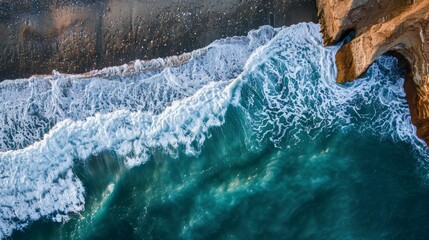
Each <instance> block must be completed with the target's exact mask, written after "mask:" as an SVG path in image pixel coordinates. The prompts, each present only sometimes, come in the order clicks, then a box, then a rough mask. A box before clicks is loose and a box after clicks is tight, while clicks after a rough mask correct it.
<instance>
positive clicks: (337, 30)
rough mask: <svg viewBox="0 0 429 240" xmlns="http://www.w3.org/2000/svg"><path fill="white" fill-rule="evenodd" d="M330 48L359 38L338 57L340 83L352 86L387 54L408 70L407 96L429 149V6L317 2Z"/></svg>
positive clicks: (420, 0) (426, 2) (422, 2)
mask: <svg viewBox="0 0 429 240" xmlns="http://www.w3.org/2000/svg"><path fill="white" fill-rule="evenodd" d="M317 5H318V14H319V17H320V23H321V28H322V33H323V39H324V42H325V44H326V45H331V44H335V43H337V42H339V41H341V40H342V39H343V38H344V37H345V36H346V35H348V34H350V33H351V32H353V33H354V35H355V36H354V38H353V39H352V40H351V41H350V42H348V43H346V44H344V45H343V46H342V47H341V48H340V50H339V51H338V53H337V56H336V64H337V68H338V77H337V81H338V82H340V83H342V82H347V81H353V80H354V79H356V78H357V77H359V76H360V75H362V74H363V73H364V72H365V71H366V70H367V69H368V67H369V66H370V65H371V64H372V63H373V62H374V61H375V60H376V59H377V58H379V57H380V56H381V55H382V54H385V53H392V54H394V55H397V56H399V57H400V59H401V60H402V61H403V62H404V63H405V64H406V65H407V66H408V69H409V73H408V74H406V78H407V79H406V81H405V91H406V93H407V100H408V103H409V106H410V112H411V119H412V121H413V124H414V125H415V126H416V127H417V135H418V136H419V137H420V138H422V139H423V140H424V141H426V143H427V144H428V145H429V0H378V1H371V0H346V1H344V0H318V2H317Z"/></svg>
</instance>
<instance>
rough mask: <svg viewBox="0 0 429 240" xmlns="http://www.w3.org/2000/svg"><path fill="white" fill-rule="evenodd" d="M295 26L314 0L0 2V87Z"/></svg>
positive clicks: (310, 15)
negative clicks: (263, 29) (8, 81)
mask: <svg viewBox="0 0 429 240" xmlns="http://www.w3.org/2000/svg"><path fill="white" fill-rule="evenodd" d="M302 21H317V11H316V3H315V0H250V1H242V0H186V1H183V0H168V1H157V0H124V1H119V0H74V1H65V0H36V1H35V0H22V1H15V0H0V32H1V34H0V49H1V50H2V51H1V52H0V81H1V80H3V79H14V78H19V77H28V76H31V75H33V74H46V73H51V72H52V71H53V70H57V71H59V72H62V73H83V72H87V71H90V70H93V69H99V68H103V67H107V66H116V65H121V64H124V63H127V62H129V61H131V60H134V59H151V58H154V57H165V56H169V55H178V54H181V53H183V52H189V51H191V50H194V49H197V48H200V47H203V46H206V45H208V44H209V43H210V42H212V41H214V40H215V39H219V38H222V37H227V36H235V35H243V34H246V33H247V32H248V31H249V30H251V29H255V28H258V27H259V26H261V25H266V24H270V25H275V26H281V25H290V24H293V23H298V22H302Z"/></svg>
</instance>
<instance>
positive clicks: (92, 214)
mask: <svg viewBox="0 0 429 240" xmlns="http://www.w3.org/2000/svg"><path fill="white" fill-rule="evenodd" d="M318 30H319V28H318V27H317V26H315V25H311V24H308V25H305V24H303V25H299V26H295V27H292V28H289V29H286V30H285V31H283V32H280V33H279V34H278V35H277V36H276V37H275V38H273V40H271V41H270V43H269V44H267V45H266V46H265V47H264V48H262V49H260V50H259V53H258V54H256V55H255V56H254V57H253V59H252V60H250V61H249V62H248V64H247V68H246V69H245V70H244V71H243V73H242V74H241V75H240V76H239V77H238V78H237V79H235V80H231V83H229V82H227V84H226V85H227V87H223V85H215V84H213V85H209V84H208V85H207V86H208V87H207V88H206V89H205V90H204V91H206V90H207V91H208V90H210V91H209V92H210V93H213V92H214V93H218V92H219V91H220V92H222V93H223V94H226V95H228V94H227V93H231V96H232V97H231V99H228V101H229V103H228V104H227V105H226V111H225V113H224V114H223V113H222V111H215V110H216V109H218V108H219V109H222V106H224V105H222V103H223V102H222V101H220V100H218V99H217V98H214V97H213V98H210V97H212V96H217V95H216V94H212V95H210V94H202V95H201V96H209V98H203V97H199V98H196V99H197V102H192V101H189V102H191V103H192V105H197V106H200V105H198V104H200V103H201V102H204V101H206V102H207V104H208V105H201V107H200V108H199V109H200V110H201V111H200V112H198V111H197V112H192V111H188V112H186V113H187V114H188V115H187V116H186V117H185V119H187V118H190V119H192V120H189V121H186V122H185V123H186V124H183V125H180V126H181V129H184V130H185V136H188V135H191V133H192V131H191V130H190V129H194V128H196V127H197V126H200V125H198V124H199V122H198V121H196V120H195V119H194V118H191V117H192V116H191V115H192V114H195V116H196V118H197V119H198V118H204V117H205V116H206V115H204V114H202V113H204V111H209V112H210V111H213V112H214V113H216V114H215V115H216V119H217V120H218V121H216V124H212V125H209V124H207V126H209V127H208V128H207V129H208V130H207V131H201V134H200V135H198V136H197V137H195V138H194V139H193V140H192V141H191V142H186V141H184V142H180V141H179V143H178V144H177V146H175V148H172V147H171V146H170V145H168V144H159V145H150V147H148V149H150V154H149V155H148V156H149V157H148V159H145V161H143V162H144V164H140V165H138V166H133V167H130V166H128V165H127V164H126V163H127V157H129V156H130V155H132V154H133V153H134V150H132V151H131V153H127V154H128V155H127V154H125V155H126V156H124V155H120V154H118V151H117V150H115V149H107V150H104V151H103V152H101V153H96V154H94V153H93V154H91V155H90V157H89V159H86V160H85V161H82V160H81V159H75V160H74V163H75V164H74V166H73V172H74V174H76V176H77V177H78V179H80V181H81V182H82V184H83V186H84V189H85V210H83V211H81V212H79V213H70V214H69V216H70V220H69V221H63V222H61V223H53V222H52V219H51V218H50V217H49V216H48V217H43V218H42V219H40V220H37V221H34V222H32V223H31V224H30V226H29V227H27V228H24V229H23V230H22V231H18V230H15V231H14V234H13V235H12V238H13V239H43V240H45V239H427V238H429V205H428V204H427V202H428V200H429V183H428V181H427V180H428V178H427V176H428V173H429V172H428V171H429V169H427V162H426V159H427V156H428V155H427V150H426V148H425V146H424V145H423V143H422V142H421V141H419V140H418V139H417V138H416V137H415V134H414V128H413V127H412V125H411V123H410V117H409V112H408V108H407V105H406V101H405V95H404V92H403V87H402V84H403V81H404V80H403V78H402V75H403V73H404V71H403V69H401V68H400V67H399V66H398V64H397V61H396V60H395V59H394V58H393V57H388V56H383V57H382V58H381V59H380V60H378V61H377V62H376V63H375V64H374V66H372V67H371V69H369V71H368V73H367V74H366V75H365V76H363V78H362V79H360V80H358V81H356V82H354V83H350V84H346V85H337V84H335V82H334V75H335V74H334V70H333V69H334V68H333V59H334V55H335V51H336V49H335V48H332V49H325V48H323V47H322V43H321V38H320V36H319V35H316V34H318ZM219 86H221V87H219ZM219 89H221V90H219ZM204 93H205V92H204ZM219 94H220V93H219ZM195 95H196V96H199V95H197V94H195ZM220 95H221V94H220ZM221 96H223V95H221ZM207 99H209V100H207ZM213 99H214V100H213ZM221 99H222V98H221ZM191 100H192V99H191ZM200 100H201V101H200ZM189 102H179V103H178V104H176V105H180V106H184V107H185V108H186V107H188V106H187V105H186V104H189ZM173 105H174V104H173ZM205 106H209V107H207V108H204V107H205ZM186 109H187V108H186ZM179 110H180V109H179ZM170 113H171V114H174V113H175V112H174V111H171V112H170ZM180 113H182V112H180ZM125 116H128V115H125ZM130 116H131V117H133V116H134V115H130ZM181 116H182V115H181ZM118 119H119V120H121V119H120V118H118ZM119 120H118V121H119ZM133 120H134V119H133ZM102 121H107V120H102ZM210 121H211V120H210V119H208V120H207V119H205V120H204V123H206V122H210ZM177 122H178V123H181V122H180V121H177ZM126 123H128V122H126ZM217 123H219V124H217ZM118 125H120V122H119V123H118ZM204 126H206V125H204ZM84 127H86V125H84ZM59 129H60V130H62V129H61V128H59ZM118 129H119V128H115V130H116V131H117V132H116V133H118V134H117V135H119V133H122V132H121V131H119V130H118ZM130 129H132V128H131V127H130ZM150 129H151V128H150ZM163 129H164V128H163ZM165 129H168V130H166V131H170V132H171V131H172V130H171V129H172V128H171V126H167V127H165ZM198 129H199V128H198ZM202 129H204V128H202ZM60 130H58V131H60ZM55 134H56V132H54V134H52V136H53V137H52V139H54V137H55ZM129 134H131V133H129ZM171 134H172V135H166V136H167V138H174V137H176V135H174V134H175V132H173V133H171ZM117 135H112V136H117ZM178 135H180V134H178ZM155 136H156V137H159V135H155ZM163 136H164V135H162V136H161V137H159V139H157V141H158V140H159V141H163V138H162V137H163ZM112 138H114V137H112ZM89 139H90V140H92V139H93V138H89ZM104 140H110V139H100V142H102V141H104ZM85 141H86V140H85ZM84 143H85V142H84ZM84 143H82V144H84ZM173 143H176V142H173ZM133 144H134V145H133V146H136V143H133ZM171 145H174V144H171ZM91 146H92V145H91ZM145 146H146V145H145ZM74 147H75V148H78V147H79V145H74ZM189 149H193V150H195V151H194V152H192V151H189ZM94 152H95V150H94Z"/></svg>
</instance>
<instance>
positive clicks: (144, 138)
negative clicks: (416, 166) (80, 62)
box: [0, 24, 421, 238]
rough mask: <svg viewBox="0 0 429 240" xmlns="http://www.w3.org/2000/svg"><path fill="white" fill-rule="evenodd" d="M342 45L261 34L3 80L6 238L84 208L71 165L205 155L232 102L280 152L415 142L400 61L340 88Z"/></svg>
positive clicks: (275, 32) (386, 62)
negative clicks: (71, 71)
mask: <svg viewBox="0 0 429 240" xmlns="http://www.w3.org/2000/svg"><path fill="white" fill-rule="evenodd" d="M336 49H337V48H336V47H333V48H323V47H322V43H321V37H320V34H319V27H318V25H315V24H299V25H296V26H293V27H290V28H284V29H272V28H270V27H263V28H261V29H259V30H258V31H252V32H250V33H249V35H248V36H247V37H234V38H229V39H225V40H219V41H216V42H214V43H213V44H211V45H209V46H208V47H207V48H205V49H203V50H199V51H196V52H194V53H193V54H191V55H186V56H182V59H174V58H170V59H169V60H162V59H157V60H153V61H149V62H142V61H135V62H134V63H132V64H130V65H124V66H120V67H112V68H107V69H104V70H101V71H96V72H92V73H90V74H89V75H61V74H54V75H53V76H49V77H33V78H31V79H29V80H16V81H7V82H4V83H2V84H0V125H1V126H5V127H4V128H3V127H2V129H1V131H0V149H2V150H3V152H0V238H3V237H5V236H9V235H11V233H12V231H13V230H14V229H22V228H23V227H25V226H27V225H28V224H29V223H30V222H32V221H35V220H37V219H40V218H42V217H46V218H50V219H52V220H53V221H64V220H65V219H67V217H68V214H70V213H72V212H78V211H81V210H82V209H83V208H84V203H85V199H84V187H83V186H82V183H81V182H80V180H79V179H78V178H77V177H76V176H75V175H74V173H73V172H72V167H73V164H74V163H75V162H76V161H81V160H85V159H87V158H88V157H90V156H92V155H97V154H99V153H101V152H103V151H115V152H116V153H117V154H119V155H121V156H123V157H124V158H125V159H126V164H127V165H128V166H129V167H133V166H135V165H139V164H142V163H144V162H145V161H147V160H148V159H149V156H150V154H151V152H152V151H153V150H154V149H163V150H164V151H166V152H167V153H169V154H171V155H176V154H177V151H184V152H185V153H187V154H198V152H199V150H200V147H201V146H202V144H203V143H204V141H205V139H206V138H207V131H208V129H209V128H211V127H215V126H221V125H222V124H223V122H224V115H225V113H226V111H227V109H228V107H229V106H231V104H233V105H234V106H236V107H239V108H242V109H243V111H244V112H245V113H246V114H247V116H248V119H247V120H249V123H250V124H251V126H252V127H253V130H254V132H255V134H256V135H257V137H258V139H259V140H260V141H261V142H262V141H264V140H269V141H272V142H273V143H274V144H276V146H279V147H282V146H283V144H284V142H285V139H286V142H287V141H289V142H290V141H299V135H298V134H299V133H303V132H304V133H306V134H308V135H310V136H312V137H316V136H318V134H320V133H322V132H323V133H326V134H329V133H330V132H333V131H336V130H338V129H342V128H344V129H346V130H347V128H348V126H354V127H355V128H357V129H360V131H366V130H369V131H373V132H375V133H377V134H381V135H382V136H385V137H391V138H393V139H396V140H403V141H407V142H411V143H413V144H415V145H416V146H420V145H419V144H421V142H419V141H418V140H416V139H417V138H416V137H415V135H414V129H413V127H412V125H411V123H410V120H409V114H408V113H407V111H408V110H407V106H406V103H405V99H404V93H403V90H402V86H401V83H402V82H401V81H403V80H402V79H390V78H389V79H386V78H385V74H386V71H387V72H388V71H389V70H388V69H390V68H392V67H393V66H394V62H393V61H395V60H394V59H393V58H388V57H383V58H381V60H379V61H378V62H377V63H376V65H375V66H374V67H372V68H371V70H370V73H369V74H368V76H367V77H365V78H367V79H363V80H359V81H357V82H355V83H353V84H348V85H347V86H341V85H337V84H335V82H334V76H335V74H336V70H335V67H334V60H333V59H334V54H335V51H336ZM392 75H394V76H398V75H397V73H392ZM368 107H369V109H368ZM367 120H368V121H367ZM369 120H370V121H369ZM361 121H363V122H365V124H366V123H368V125H365V124H359V122H361ZM48 131H49V133H47V134H46V132H48Z"/></svg>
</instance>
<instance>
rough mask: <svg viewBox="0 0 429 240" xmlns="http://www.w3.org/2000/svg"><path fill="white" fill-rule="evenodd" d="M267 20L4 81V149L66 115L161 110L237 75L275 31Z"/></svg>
mask: <svg viewBox="0 0 429 240" xmlns="http://www.w3.org/2000/svg"><path fill="white" fill-rule="evenodd" d="M277 31H278V30H277V29H273V28H271V27H268V26H265V27H262V28H260V29H258V30H254V31H251V32H249V34H248V36H247V37H232V38H226V39H222V40H217V41H215V42H213V43H212V44H210V45H209V46H207V47H206V48H203V49H200V50H196V51H194V52H192V53H188V54H183V55H181V56H178V57H168V58H165V59H155V60H151V61H140V60H136V61H134V62H133V63H131V64H129V65H123V66H119V67H110V68H105V69H103V70H100V71H94V72H91V73H89V74H84V75H61V74H59V73H57V72H54V74H53V75H52V76H44V77H38V76H36V77H32V78H30V79H22V80H13V81H5V82H2V83H0V126H2V127H1V129H0V151H2V150H3V151H5V150H10V149H20V148H24V147H26V146H28V145H30V144H32V143H34V142H35V141H37V140H40V139H42V137H43V135H44V134H45V133H46V132H47V131H49V129H51V128H52V127H53V126H54V125H55V124H56V123H58V122H60V121H62V120H64V119H72V120H75V121H76V120H82V119H85V118H86V117H89V116H93V115H94V114H96V113H107V112H113V111H116V110H119V109H123V110H129V111H149V112H153V113H156V114H158V113H160V112H162V111H163V110H164V108H165V107H166V106H169V105H170V104H171V103H172V102H173V101H175V100H179V99H183V98H184V97H188V96H191V95H192V94H194V93H195V92H196V91H197V90H198V89H200V88H201V87H202V86H204V85H206V84H207V83H209V82H212V81H221V80H231V79H234V78H235V77H237V76H238V75H239V74H240V73H241V72H242V71H243V67H244V65H245V63H246V61H247V59H248V58H249V56H250V55H251V54H252V52H253V51H254V50H255V49H256V48H258V47H260V46H262V45H264V44H265V43H267V42H268V41H269V40H270V39H271V38H272V37H273V36H275V35H276V33H277Z"/></svg>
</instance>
